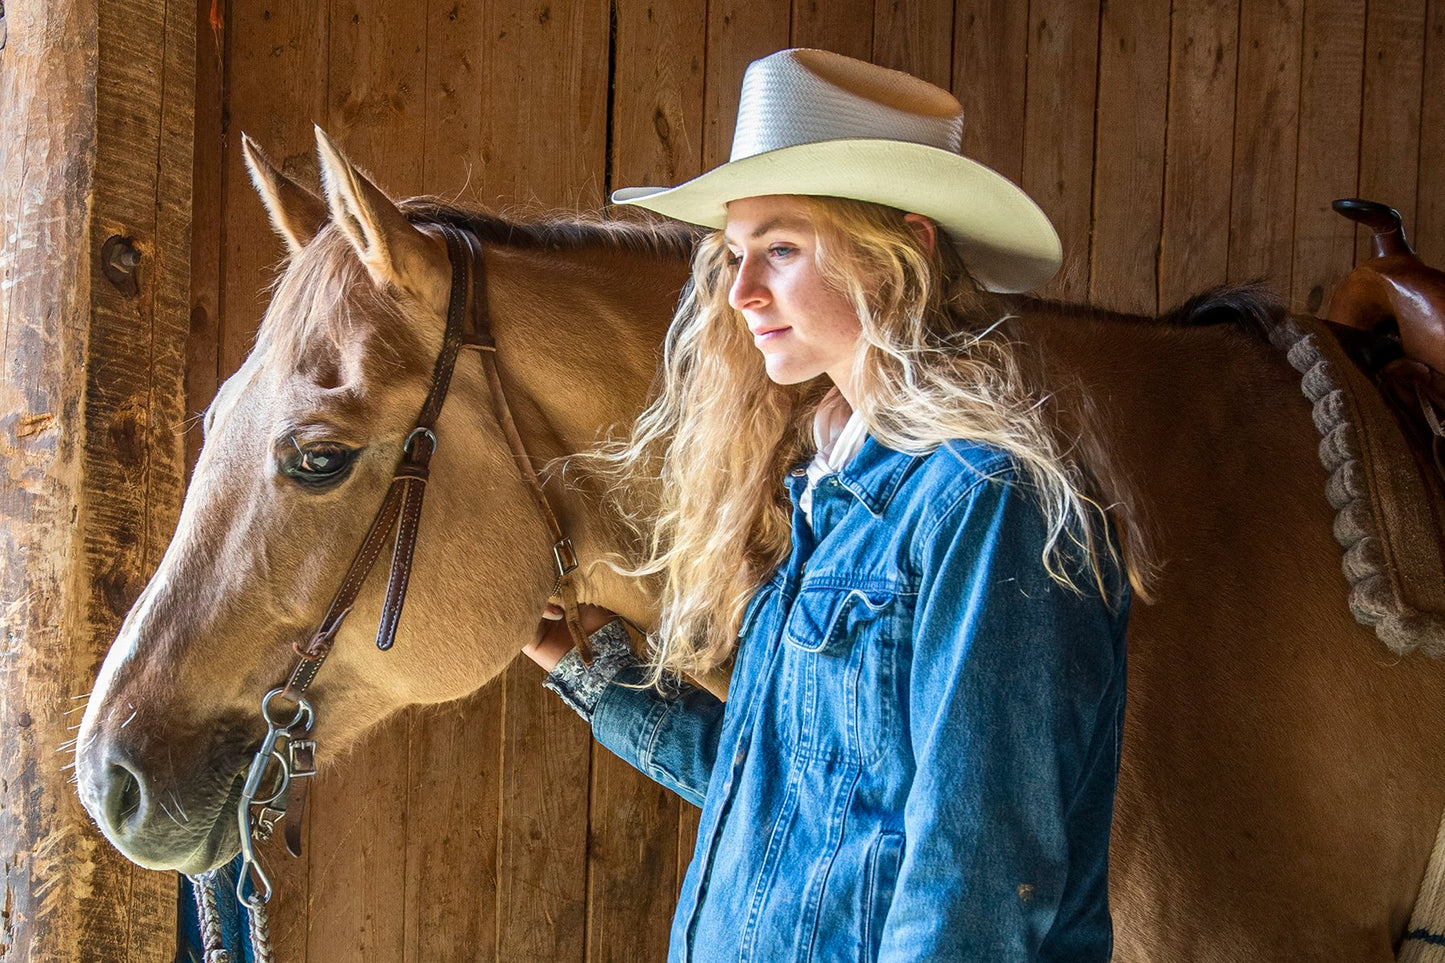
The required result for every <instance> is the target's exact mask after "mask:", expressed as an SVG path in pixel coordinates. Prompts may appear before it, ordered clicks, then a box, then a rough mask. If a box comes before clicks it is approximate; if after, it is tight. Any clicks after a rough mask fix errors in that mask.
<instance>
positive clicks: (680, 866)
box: [677, 802, 702, 890]
mask: <svg viewBox="0 0 1445 963" xmlns="http://www.w3.org/2000/svg"><path fill="white" fill-rule="evenodd" d="M679 805H680V806H681V808H680V809H679V810H678V818H677V888H678V890H681V889H682V883H683V879H684V878H685V877H686V876H687V867H688V865H689V864H690V863H691V862H692V854H693V851H694V850H695V849H697V831H698V827H699V824H700V823H701V822H702V810H701V809H699V808H697V807H696V806H694V805H693V804H692V803H687V802H679Z"/></svg>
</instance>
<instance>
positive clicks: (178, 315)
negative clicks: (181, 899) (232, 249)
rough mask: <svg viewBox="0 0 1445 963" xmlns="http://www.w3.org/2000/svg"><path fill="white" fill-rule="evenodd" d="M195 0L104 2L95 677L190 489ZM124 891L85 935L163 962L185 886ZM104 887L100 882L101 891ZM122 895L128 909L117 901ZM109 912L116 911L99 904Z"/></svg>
mask: <svg viewBox="0 0 1445 963" xmlns="http://www.w3.org/2000/svg"><path fill="white" fill-rule="evenodd" d="M192 15H193V7H192V4H191V2H190V0H112V2H106V3H102V4H101V5H100V30H99V71H98V73H97V82H96V110H97V118H96V121H97V124H96V159H95V178H94V181H93V190H94V199H93V201H92V206H91V228H90V240H91V249H92V250H95V251H98V250H100V249H101V247H102V246H103V245H104V243H105V241H106V239H107V238H110V237H112V236H115V235H120V236H123V237H133V238H134V246H135V247H136V249H137V250H138V251H140V253H141V257H142V265H141V268H138V269H137V274H136V278H137V282H138V283H137V286H136V290H135V292H134V293H130V292H124V291H122V290H120V289H118V288H117V287H116V286H115V285H113V284H110V283H108V282H103V281H101V280H100V279H99V277H94V278H93V280H92V286H91V322H90V344H89V346H88V350H87V353H88V355H89V357H90V358H91V359H93V360H94V359H101V360H103V362H104V363H103V364H97V363H92V364H90V365H88V366H87V373H88V376H89V377H88V380H87V385H86V401H85V419H86V425H85V452H86V458H85V475H86V487H87V489H88V490H90V491H92V492H95V493H102V492H103V493H104V497H98V498H97V497H92V498H91V499H89V500H88V502H87V504H86V506H85V508H83V509H82V521H81V527H82V530H83V531H84V532H85V553H84V559H83V561H82V562H81V564H82V566H83V569H84V570H85V571H88V572H90V573H92V576H91V578H92V584H91V600H90V604H89V606H88V607H87V613H86V619H85V621H84V623H83V624H84V635H83V636H82V637H81V638H80V639H77V640H75V641H76V648H77V649H78V650H80V651H88V652H89V653H91V654H92V661H91V664H90V673H89V674H90V676H91V677H92V678H93V676H94V673H95V672H96V671H98V670H99V668H100V658H101V656H102V655H103V653H104V652H105V651H106V650H107V649H108V648H109V647H110V643H111V641H112V640H113V639H114V638H115V636H116V633H117V632H118V631H119V630H120V624H121V620H122V619H123V618H124V617H125V613H126V612H127V611H129V609H130V606H131V605H132V604H133V603H134V601H135V599H136V597H137V596H138V595H139V594H140V591H141V589H142V588H143V587H144V585H145V583H146V581H147V580H148V579H149V577H150V574H151V572H152V571H154V569H155V567H156V565H157V564H158V563H159V562H160V559H161V556H162V554H164V552H165V547H166V545H167V543H168V542H169V541H170V537H171V534H172V532H173V531H174V530H175V524H176V520H177V518H178V517H179V514H180V506H181V499H182V496H183V491H184V478H185V448H184V443H183V439H182V434H181V427H182V422H183V421H184V418H185V414H184V412H185V394H184V372H185V344H186V335H187V332H188V328H189V318H188V310H187V301H188V297H187V295H188V291H189V285H190V251H189V236H188V234H189V230H190V202H191V169H192V164H193V161H192V154H193V151H192V119H193V103H194V96H195V72H194V60H193V58H192V49H193V48H192V44H193V43H194V40H193V37H194V35H195V30H194V21H193V20H192ZM126 875H127V877H128V880H127V886H126V888H124V889H118V890H114V891H111V892H108V893H104V894H103V895H101V896H100V899H99V900H98V901H97V904H96V905H95V906H93V907H91V908H89V909H87V910H83V911H82V912H81V913H80V919H81V921H82V946H86V947H88V946H89V945H90V943H91V940H90V939H89V935H88V931H89V930H90V929H91V928H92V927H97V928H99V929H100V930H101V931H107V930H109V929H110V928H111V927H113V926H115V925H117V923H119V922H120V921H121V920H124V925H125V926H126V928H127V943H128V949H129V957H128V958H130V959H153V958H155V956H156V955H157V954H159V953H161V952H164V951H165V949H166V948H167V944H168V943H170V942H171V941H170V939H168V936H169V935H170V934H169V933H167V930H170V931H172V932H173V931H174V925H175V924H174V920H175V906H176V903H175V900H176V891H177V889H176V885H177V884H176V878H175V874H173V873H157V872H151V871H147V870H142V869H139V868H138V867H133V866H131V867H127V874H126ZM98 889H100V890H103V889H104V887H98ZM112 900H116V901H120V902H121V906H120V911H119V912H118V913H116V914H115V915H114V916H111V917H110V918H108V919H103V918H102V916H103V914H104V913H106V912H114V910H112V909H111V907H110V903H111V901H112ZM102 905H104V906H105V907H106V908H105V909H102Z"/></svg>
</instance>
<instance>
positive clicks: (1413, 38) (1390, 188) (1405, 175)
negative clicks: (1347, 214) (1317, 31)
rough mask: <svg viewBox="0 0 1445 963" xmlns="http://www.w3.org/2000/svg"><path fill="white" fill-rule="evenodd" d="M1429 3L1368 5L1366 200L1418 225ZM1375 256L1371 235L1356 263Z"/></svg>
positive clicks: (1363, 142)
mask: <svg viewBox="0 0 1445 963" xmlns="http://www.w3.org/2000/svg"><path fill="white" fill-rule="evenodd" d="M1424 25H1425V0H1391V2H1390V3H1371V4H1367V5H1366V20H1365V93H1364V103H1363V106H1362V112H1361V127H1360V196H1361V197H1367V198H1369V199H1370V200H1373V201H1381V202H1383V203H1385V204H1389V205H1390V206H1391V207H1393V208H1395V209H1396V210H1398V211H1399V212H1400V214H1401V215H1402V216H1403V217H1404V218H1405V223H1406V225H1411V224H1414V223H1415V195H1416V185H1417V183H1418V178H1419V170H1420V84H1421V82H1422V77H1423V73H1424V68H1425V31H1424ZM1370 255H1371V248H1370V238H1369V233H1368V232H1367V231H1363V230H1362V231H1360V232H1359V233H1358V235H1357V237H1356V241H1355V259H1356V261H1357V262H1358V261H1359V260H1360V259H1362V258H1366V257H1369V256H1370Z"/></svg>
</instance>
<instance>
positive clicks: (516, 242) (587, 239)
mask: <svg viewBox="0 0 1445 963" xmlns="http://www.w3.org/2000/svg"><path fill="white" fill-rule="evenodd" d="M398 206H400V208H401V210H402V213H403V214H405V215H406V216H407V218H408V219H410V220H412V221H424V222H431V223H444V224H451V225H453V226H455V227H460V228H463V229H465V230H468V231H471V232H472V233H473V234H475V235H476V236H477V237H478V238H479V239H480V240H482V241H483V242H490V243H492V244H502V245H505V246H507V247H516V248H524V249H533V250H551V251H576V250H585V249H588V248H598V247H602V248H607V249H611V250H616V251H622V252H625V253H629V254H640V255H643V256H647V257H658V258H684V259H685V258H688V257H690V256H691V255H692V249H693V247H694V245H696V244H697V241H698V238H700V237H701V236H702V234H703V230H702V229H701V228H697V227H692V226H690V225H687V224H682V223H680V222H677V221H661V220H658V221H654V220H614V219H610V218H607V217H604V216H602V215H599V214H590V213H563V212H547V213H544V214H540V215H537V216H534V217H526V218H516V219H513V218H510V217H505V216H502V215H500V214H496V213H493V212H492V211H488V210H484V209H481V208H471V207H465V206H462V205H458V204H452V203H448V202H446V201H444V200H442V199H441V198H438V197H425V196H424V197H413V198H408V199H407V200H404V201H402V202H400V204H399V205H398Z"/></svg>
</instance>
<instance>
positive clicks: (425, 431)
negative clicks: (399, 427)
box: [401, 427, 437, 457]
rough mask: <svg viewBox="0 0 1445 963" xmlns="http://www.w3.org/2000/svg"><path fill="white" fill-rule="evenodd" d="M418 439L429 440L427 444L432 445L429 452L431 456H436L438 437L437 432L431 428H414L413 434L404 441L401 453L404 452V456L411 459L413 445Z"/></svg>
mask: <svg viewBox="0 0 1445 963" xmlns="http://www.w3.org/2000/svg"><path fill="white" fill-rule="evenodd" d="M418 438H425V439H426V440H427V442H428V443H430V445H431V451H430V452H429V455H435V454H436V451H437V436H436V432H434V431H432V430H431V429H430V428H421V427H417V428H413V429H412V430H411V434H409V435H407V436H406V441H404V442H402V443H401V452H402V454H404V455H406V456H407V457H410V456H411V446H412V443H413V442H415V441H416V440H417V439H418Z"/></svg>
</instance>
